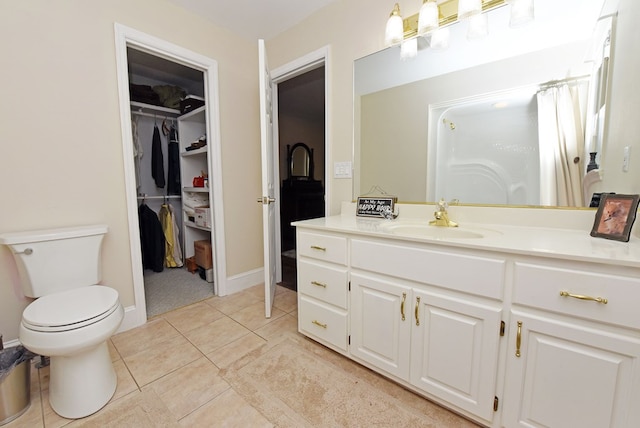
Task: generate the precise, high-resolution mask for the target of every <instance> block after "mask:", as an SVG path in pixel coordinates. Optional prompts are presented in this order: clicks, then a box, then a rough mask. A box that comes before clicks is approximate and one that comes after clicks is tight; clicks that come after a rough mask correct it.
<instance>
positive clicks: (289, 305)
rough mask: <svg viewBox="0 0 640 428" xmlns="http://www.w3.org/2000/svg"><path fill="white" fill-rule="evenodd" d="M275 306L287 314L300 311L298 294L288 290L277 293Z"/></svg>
mask: <svg viewBox="0 0 640 428" xmlns="http://www.w3.org/2000/svg"><path fill="white" fill-rule="evenodd" d="M273 306H274V307H276V308H278V309H280V310H282V311H284V312H286V313H290V312H292V311H295V310H296V309H298V293H296V292H295V291H291V290H287V289H285V291H282V292H280V293H277V294H276V299H275V301H274V302H273Z"/></svg>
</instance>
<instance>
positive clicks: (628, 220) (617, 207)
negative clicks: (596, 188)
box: [591, 193, 640, 242]
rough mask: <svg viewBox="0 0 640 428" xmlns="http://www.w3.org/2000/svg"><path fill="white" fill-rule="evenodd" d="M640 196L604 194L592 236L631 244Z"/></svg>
mask: <svg viewBox="0 0 640 428" xmlns="http://www.w3.org/2000/svg"><path fill="white" fill-rule="evenodd" d="M639 200H640V195H621V194H615V193H610V194H603V195H602V197H601V199H600V205H598V211H597V213H596V218H595V221H594V223H593V229H591V236H593V237H596V238H604V239H612V240H614V241H623V242H629V237H630V236H631V227H632V226H633V222H634V221H635V219H636V214H637V211H638V201H639Z"/></svg>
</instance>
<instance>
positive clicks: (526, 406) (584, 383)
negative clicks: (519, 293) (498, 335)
mask: <svg viewBox="0 0 640 428" xmlns="http://www.w3.org/2000/svg"><path fill="white" fill-rule="evenodd" d="M518 323H521V324H520V327H518V325H519V324H518ZM511 324H512V325H511V331H510V333H509V350H508V354H507V372H506V384H505V400H504V421H503V425H504V426H507V427H581V428H589V427H594V428H596V427H638V426H640V420H638V412H637V411H636V410H635V408H637V406H638V402H639V399H640V397H638V395H639V394H638V387H639V385H640V382H639V381H640V373H639V372H640V365H639V364H638V355H640V342H639V341H638V339H637V338H633V339H632V338H630V337H629V338H626V337H625V336H620V335H614V334H609V333H607V332H605V331H599V330H594V329H590V328H586V327H582V326H580V325H578V324H568V323H563V322H560V321H555V320H552V319H550V318H546V317H537V316H533V315H528V314H525V313H521V312H518V311H513V313H512V317H511ZM518 344H519V345H520V346H519V351H520V352H519V354H518V355H520V356H519V357H518V356H516V350H517V349H518Z"/></svg>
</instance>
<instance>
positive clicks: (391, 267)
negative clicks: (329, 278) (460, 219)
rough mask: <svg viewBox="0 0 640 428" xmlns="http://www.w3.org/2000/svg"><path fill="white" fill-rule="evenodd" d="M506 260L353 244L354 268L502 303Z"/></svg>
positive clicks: (352, 257) (366, 243) (400, 247)
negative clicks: (488, 298)
mask: <svg viewBox="0 0 640 428" xmlns="http://www.w3.org/2000/svg"><path fill="white" fill-rule="evenodd" d="M505 265H506V261H505V260H504V259H497V258H496V259H494V258H489V257H480V256H475V255H469V254H456V253H449V252H444V251H434V250H427V249H422V248H415V247H406V246H403V245H395V244H388V243H382V242H374V241H365V240H360V239H352V240H351V266H352V267H353V268H358V269H364V270H368V271H370V272H377V273H381V274H384V275H391V276H395V277H398V278H404V279H408V280H411V281H417V282H421V283H424V284H430V285H436V286H440V287H444V288H447V289H450V290H456V291H462V292H465V293H470V294H475V295H478V296H484V297H490V298H493V299H497V300H502V296H503V290H504V278H505V274H504V272H505Z"/></svg>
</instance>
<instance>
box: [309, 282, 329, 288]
mask: <svg viewBox="0 0 640 428" xmlns="http://www.w3.org/2000/svg"><path fill="white" fill-rule="evenodd" d="M311 285H316V286H318V287H322V288H327V284H323V283H322V282H318V281H311Z"/></svg>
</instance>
